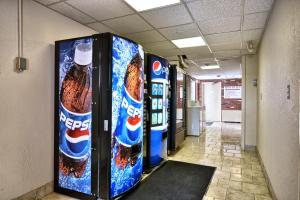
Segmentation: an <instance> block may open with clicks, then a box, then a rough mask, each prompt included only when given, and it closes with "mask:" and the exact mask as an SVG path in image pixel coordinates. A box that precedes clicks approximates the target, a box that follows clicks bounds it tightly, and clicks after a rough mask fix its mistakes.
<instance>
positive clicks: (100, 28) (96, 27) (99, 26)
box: [87, 22, 117, 33]
mask: <svg viewBox="0 0 300 200" xmlns="http://www.w3.org/2000/svg"><path fill="white" fill-rule="evenodd" d="M87 26H88V27H91V28H92V29H94V30H95V31H98V32H99V33H105V32H111V33H117V32H115V31H113V30H112V29H110V28H108V27H107V26H105V25H103V24H101V23H99V22H95V23H91V24H87Z"/></svg>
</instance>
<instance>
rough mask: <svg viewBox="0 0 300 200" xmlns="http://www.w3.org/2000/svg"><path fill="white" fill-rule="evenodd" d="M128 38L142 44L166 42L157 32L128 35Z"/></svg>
mask: <svg viewBox="0 0 300 200" xmlns="http://www.w3.org/2000/svg"><path fill="white" fill-rule="evenodd" d="M126 37H128V38H130V39H132V40H134V41H136V42H140V43H142V44H144V43H150V42H159V41H164V40H166V39H165V38H164V37H163V36H162V35H161V34H159V33H158V32H157V31H156V30H152V31H145V32H140V33H132V34H127V35H126Z"/></svg>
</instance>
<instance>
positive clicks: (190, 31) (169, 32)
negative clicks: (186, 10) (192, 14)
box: [159, 24, 200, 40]
mask: <svg viewBox="0 0 300 200" xmlns="http://www.w3.org/2000/svg"><path fill="white" fill-rule="evenodd" d="M159 32H161V33H162V34H163V35H164V36H165V37H166V38H168V39H169V40H175V39H182V38H190V37H196V36H200V32H199V30H198V27H197V25H196V24H185V25H180V26H174V27H170V28H163V29H159Z"/></svg>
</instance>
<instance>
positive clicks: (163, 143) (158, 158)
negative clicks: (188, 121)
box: [144, 54, 170, 171]
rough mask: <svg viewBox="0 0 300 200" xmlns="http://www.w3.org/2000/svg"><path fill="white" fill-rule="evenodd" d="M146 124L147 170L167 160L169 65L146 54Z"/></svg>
mask: <svg viewBox="0 0 300 200" xmlns="http://www.w3.org/2000/svg"><path fill="white" fill-rule="evenodd" d="M146 68H147V87H148V91H147V92H148V101H149V104H148V112H149V114H148V115H149V117H148V123H147V126H148V128H147V133H146V137H147V139H146V144H145V145H147V146H146V152H147V153H146V158H145V159H146V160H145V163H146V165H147V166H146V167H144V168H145V170H144V171H146V170H149V169H151V168H153V167H156V166H158V165H160V164H161V162H162V161H163V160H165V159H166V158H167V149H168V147H167V137H168V128H169V126H168V124H169V97H170V96H169V94H170V93H169V85H170V83H169V63H168V61H167V60H166V59H164V58H162V57H159V56H156V55H153V54H147V56H146Z"/></svg>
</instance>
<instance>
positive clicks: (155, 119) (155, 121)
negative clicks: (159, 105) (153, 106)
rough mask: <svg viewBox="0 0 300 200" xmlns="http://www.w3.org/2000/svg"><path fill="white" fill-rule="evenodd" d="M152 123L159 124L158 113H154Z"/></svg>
mask: <svg viewBox="0 0 300 200" xmlns="http://www.w3.org/2000/svg"><path fill="white" fill-rule="evenodd" d="M152 124H153V125H155V124H157V113H152Z"/></svg>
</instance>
